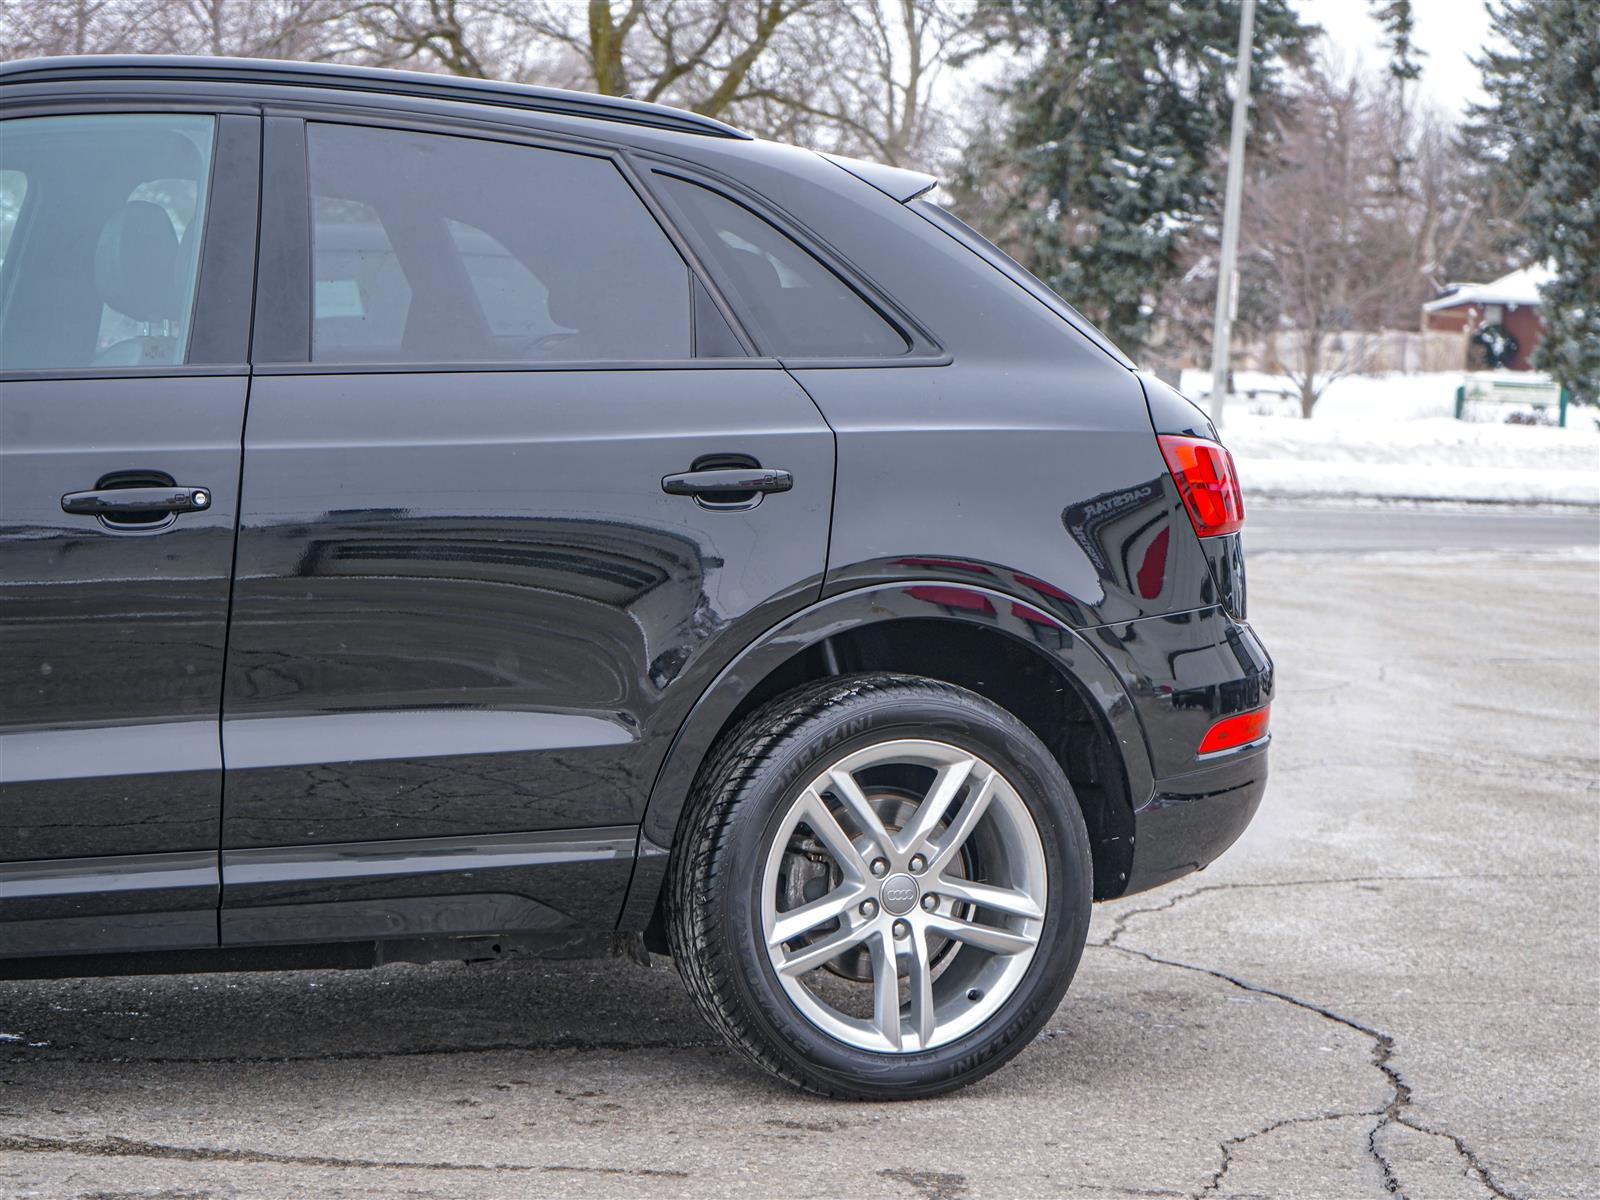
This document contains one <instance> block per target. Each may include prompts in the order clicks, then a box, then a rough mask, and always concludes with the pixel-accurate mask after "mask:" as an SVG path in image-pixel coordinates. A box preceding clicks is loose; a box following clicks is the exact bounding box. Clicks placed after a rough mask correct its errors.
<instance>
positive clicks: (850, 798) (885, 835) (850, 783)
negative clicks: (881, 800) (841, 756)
mask: <svg viewBox="0 0 1600 1200" xmlns="http://www.w3.org/2000/svg"><path fill="white" fill-rule="evenodd" d="M828 782H829V784H830V785H831V790H832V792H833V794H834V795H835V796H837V797H838V798H839V803H840V804H842V805H844V807H845V811H846V812H848V813H849V814H850V816H851V819H852V820H854V821H855V823H856V824H857V825H858V826H859V827H860V829H861V832H862V833H864V834H866V835H867V837H869V838H870V839H872V844H873V845H874V846H875V847H877V848H878V849H879V850H880V851H887V850H888V849H889V848H890V847H891V846H893V844H894V843H893V842H892V841H890V839H889V832H888V830H886V829H884V827H883V822H882V821H881V820H879V819H878V814H877V812H876V811H875V810H874V809H873V807H872V802H871V801H870V800H868V799H867V796H866V793H865V792H863V791H862V790H861V785H860V784H858V783H857V782H856V777H855V776H854V775H852V774H850V772H849V771H843V770H833V771H829V772H828Z"/></svg>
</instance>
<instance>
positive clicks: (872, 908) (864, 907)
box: [861, 900, 878, 917]
mask: <svg viewBox="0 0 1600 1200" xmlns="http://www.w3.org/2000/svg"><path fill="white" fill-rule="evenodd" d="M861 915H862V916H863V917H875V916H877V915H878V902H877V901H876V900H863V901H862V902H861Z"/></svg>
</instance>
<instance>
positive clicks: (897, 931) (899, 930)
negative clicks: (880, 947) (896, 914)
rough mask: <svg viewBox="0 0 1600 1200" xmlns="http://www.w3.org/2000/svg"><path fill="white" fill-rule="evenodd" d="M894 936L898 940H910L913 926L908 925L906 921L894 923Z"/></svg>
mask: <svg viewBox="0 0 1600 1200" xmlns="http://www.w3.org/2000/svg"><path fill="white" fill-rule="evenodd" d="M894 935H895V937H897V938H908V937H910V936H911V926H909V925H907V924H906V923H905V922H904V921H896V922H895V923H894Z"/></svg>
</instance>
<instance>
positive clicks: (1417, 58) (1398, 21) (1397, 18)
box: [1371, 0, 1428, 83]
mask: <svg viewBox="0 0 1600 1200" xmlns="http://www.w3.org/2000/svg"><path fill="white" fill-rule="evenodd" d="M1371 3H1372V15H1373V16H1374V17H1375V18H1376V19H1377V21H1378V24H1380V25H1382V26H1383V32H1384V36H1385V38H1386V39H1387V41H1388V43H1389V74H1390V75H1391V76H1393V77H1394V78H1395V79H1396V80H1398V81H1400V82H1401V83H1404V82H1406V81H1408V80H1413V79H1417V78H1419V77H1420V76H1421V75H1422V60H1423V59H1424V58H1426V57H1427V56H1428V52H1427V51H1426V50H1419V49H1418V48H1417V44H1416V42H1414V41H1412V35H1413V34H1414V32H1415V31H1416V18H1415V16H1414V15H1413V14H1412V12H1411V0H1371Z"/></svg>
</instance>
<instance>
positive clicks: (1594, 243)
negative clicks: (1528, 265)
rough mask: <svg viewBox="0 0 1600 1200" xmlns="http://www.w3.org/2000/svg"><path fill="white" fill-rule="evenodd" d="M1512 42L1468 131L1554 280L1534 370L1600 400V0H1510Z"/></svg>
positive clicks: (1484, 65) (1503, 7) (1499, 23)
mask: <svg viewBox="0 0 1600 1200" xmlns="http://www.w3.org/2000/svg"><path fill="white" fill-rule="evenodd" d="M1491 16H1492V18H1493V21H1494V29H1495V33H1496V34H1497V35H1498V36H1499V38H1500V39H1501V40H1502V41H1503V43H1504V47H1503V48H1497V49H1491V50H1489V51H1488V52H1487V53H1486V54H1485V55H1484V57H1483V58H1482V59H1479V60H1477V62H1478V66H1479V67H1480V68H1481V69H1482V71H1483V86H1484V90H1485V91H1486V92H1488V94H1489V102H1488V104H1486V105H1483V106H1480V107H1477V108H1474V110H1473V113H1472V116H1473V126H1472V129H1471V130H1470V131H1469V132H1470V135H1471V136H1473V137H1475V138H1476V139H1477V140H1478V142H1479V144H1480V145H1481V147H1482V152H1483V153H1484V154H1485V155H1486V156H1487V157H1488V158H1489V160H1490V161H1491V163H1492V164H1493V166H1494V169H1495V171H1496V172H1497V173H1498V174H1499V175H1500V176H1501V177H1502V178H1503V179H1504V181H1505V184H1506V186H1508V187H1509V188H1511V189H1514V190H1515V192H1517V193H1519V194H1521V195H1522V197H1523V207H1522V216H1521V225H1522V228H1523V231H1524V233H1525V235H1526V241H1527V247H1528V252H1529V257H1530V258H1531V259H1533V260H1534V261H1549V262H1550V263H1552V264H1553V265H1554V267H1555V275H1556V278H1555V280H1554V282H1552V283H1550V284H1549V285H1548V286H1546V287H1545V288H1544V289H1542V291H1541V293H1540V297H1541V299H1542V300H1543V303H1544V318H1545V336H1544V339H1543V340H1542V341H1541V342H1540V344H1539V349H1538V351H1537V353H1536V355H1535V365H1536V366H1539V367H1541V368H1542V369H1544V370H1548V371H1549V372H1550V373H1551V374H1553V375H1554V376H1555V377H1556V378H1557V379H1558V380H1560V381H1561V382H1562V383H1563V384H1565V385H1566V386H1567V387H1568V388H1570V389H1571V390H1572V394H1573V395H1574V397H1576V398H1578V399H1580V400H1586V401H1589V402H1591V403H1594V402H1600V37H1597V36H1596V33H1595V28H1596V26H1595V19H1596V11H1595V7H1594V3H1593V0H1500V4H1499V7H1498V8H1492V9H1491Z"/></svg>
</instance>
